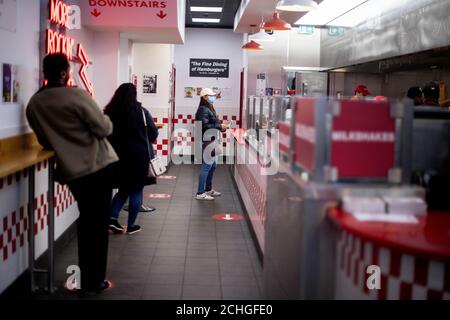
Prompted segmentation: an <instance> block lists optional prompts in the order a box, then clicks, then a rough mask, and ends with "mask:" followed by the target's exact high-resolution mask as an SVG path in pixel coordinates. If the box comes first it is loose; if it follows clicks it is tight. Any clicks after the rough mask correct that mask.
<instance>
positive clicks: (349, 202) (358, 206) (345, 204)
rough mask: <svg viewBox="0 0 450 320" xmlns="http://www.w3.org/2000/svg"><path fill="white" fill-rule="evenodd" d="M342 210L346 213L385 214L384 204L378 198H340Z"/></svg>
mask: <svg viewBox="0 0 450 320" xmlns="http://www.w3.org/2000/svg"><path fill="white" fill-rule="evenodd" d="M342 208H343V209H344V211H346V212H348V213H357V212H364V213H382V214H385V213H386V204H385V203H384V201H383V200H382V199H381V198H378V197H350V196H346V197H343V198H342Z"/></svg>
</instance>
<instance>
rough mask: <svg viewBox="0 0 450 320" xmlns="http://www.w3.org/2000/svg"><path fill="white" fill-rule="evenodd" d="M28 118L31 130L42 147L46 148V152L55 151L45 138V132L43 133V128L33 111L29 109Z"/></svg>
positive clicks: (27, 110)
mask: <svg viewBox="0 0 450 320" xmlns="http://www.w3.org/2000/svg"><path fill="white" fill-rule="evenodd" d="M26 117H27V120H28V123H29V124H30V127H31V129H33V131H34V133H35V134H36V137H37V139H38V141H39V143H40V145H41V146H42V147H44V149H45V150H53V147H52V145H51V144H50V142H49V141H48V140H47V137H46V136H45V134H44V132H43V131H42V128H41V126H40V125H39V124H38V122H37V120H36V117H35V116H34V114H33V112H32V111H31V108H29V107H27V109H26Z"/></svg>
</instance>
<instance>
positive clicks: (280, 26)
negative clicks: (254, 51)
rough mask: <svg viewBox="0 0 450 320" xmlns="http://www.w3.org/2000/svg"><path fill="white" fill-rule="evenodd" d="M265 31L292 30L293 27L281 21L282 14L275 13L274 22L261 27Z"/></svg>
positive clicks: (268, 22)
mask: <svg viewBox="0 0 450 320" xmlns="http://www.w3.org/2000/svg"><path fill="white" fill-rule="evenodd" d="M259 28H260V29H263V30H291V29H292V27H291V25H290V24H289V23H287V22H286V21H284V20H283V19H280V14H279V13H278V12H275V13H274V14H273V18H272V20H269V21H267V22H265V23H264V24H263V25H262V26H260V27H259Z"/></svg>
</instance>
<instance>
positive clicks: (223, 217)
mask: <svg viewBox="0 0 450 320" xmlns="http://www.w3.org/2000/svg"><path fill="white" fill-rule="evenodd" d="M212 218H213V219H215V220H218V221H240V220H243V219H244V217H243V216H241V215H240V214H229V213H219V214H215V215H213V216H212Z"/></svg>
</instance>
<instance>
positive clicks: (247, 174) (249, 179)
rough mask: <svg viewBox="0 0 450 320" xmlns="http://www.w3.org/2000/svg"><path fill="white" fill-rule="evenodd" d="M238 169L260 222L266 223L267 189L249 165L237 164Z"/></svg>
mask: <svg viewBox="0 0 450 320" xmlns="http://www.w3.org/2000/svg"><path fill="white" fill-rule="evenodd" d="M237 170H238V173H239V176H240V178H241V179H242V182H243V183H244V186H245V189H246V191H247V194H248V195H249V197H250V198H251V201H252V203H253V206H254V208H255V210H256V213H257V215H258V218H259V220H260V223H261V224H262V225H265V222H266V208H267V196H266V193H265V190H263V189H262V188H261V184H260V183H259V182H258V181H257V180H256V179H255V177H254V176H253V174H252V172H251V171H250V170H249V168H248V167H247V165H237Z"/></svg>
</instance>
